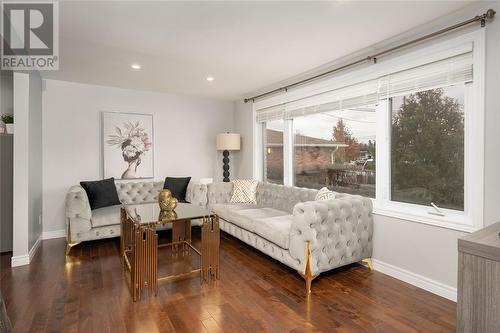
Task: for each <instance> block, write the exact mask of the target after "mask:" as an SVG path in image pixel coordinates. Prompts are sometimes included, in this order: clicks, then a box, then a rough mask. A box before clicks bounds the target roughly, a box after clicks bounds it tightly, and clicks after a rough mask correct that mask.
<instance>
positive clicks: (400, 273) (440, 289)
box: [372, 259, 457, 302]
mask: <svg viewBox="0 0 500 333" xmlns="http://www.w3.org/2000/svg"><path fill="white" fill-rule="evenodd" d="M372 262H373V269H374V270H376V271H379V272H381V273H384V274H387V275H389V276H392V277H393V278H396V279H398V280H401V281H404V282H406V283H409V284H412V285H414V286H416V287H419V288H422V289H424V290H427V291H428V292H431V293H433V294H436V295H439V296H441V297H444V298H447V299H449V300H450V301H453V302H456V301H457V288H453V287H451V286H448V285H446V284H444V283H441V282H438V281H435V280H432V279H429V278H428V277H425V276H423V275H420V274H416V273H413V272H410V271H407V270H405V269H402V268H399V267H396V266H393V265H391V264H388V263H385V262H383V261H380V260H376V259H372Z"/></svg>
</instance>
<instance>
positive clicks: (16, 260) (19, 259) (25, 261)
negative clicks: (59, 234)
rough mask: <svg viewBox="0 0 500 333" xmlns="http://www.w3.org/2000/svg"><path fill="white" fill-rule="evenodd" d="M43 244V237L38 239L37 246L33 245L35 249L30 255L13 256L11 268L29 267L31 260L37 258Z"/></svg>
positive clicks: (31, 250) (32, 249)
mask: <svg viewBox="0 0 500 333" xmlns="http://www.w3.org/2000/svg"><path fill="white" fill-rule="evenodd" d="M41 242H42V235H40V237H38V239H37V240H36V242H35V244H33V247H32V248H31V249H30V251H29V252H28V254H23V255H20V256H15V257H14V256H13V257H12V258H11V259H10V266H11V267H18V266H24V265H29V264H30V262H31V260H33V258H34V257H35V255H36V253H37V251H38V249H39V248H40V243H41Z"/></svg>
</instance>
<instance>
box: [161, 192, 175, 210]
mask: <svg viewBox="0 0 500 333" xmlns="http://www.w3.org/2000/svg"><path fill="white" fill-rule="evenodd" d="M158 204H159V205H160V209H161V210H162V211H173V210H174V209H175V207H177V199H176V198H174V197H172V192H170V190H167V189H163V190H161V192H160V194H159V195H158Z"/></svg>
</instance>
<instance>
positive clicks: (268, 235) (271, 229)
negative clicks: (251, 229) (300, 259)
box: [255, 215, 293, 250]
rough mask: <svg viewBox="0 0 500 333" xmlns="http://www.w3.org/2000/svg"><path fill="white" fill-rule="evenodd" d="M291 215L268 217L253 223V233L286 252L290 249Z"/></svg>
mask: <svg viewBox="0 0 500 333" xmlns="http://www.w3.org/2000/svg"><path fill="white" fill-rule="evenodd" d="M292 222H293V215H283V216H276V217H269V218H265V219H259V220H257V221H255V233H256V234H257V235H259V236H260V237H262V238H264V239H267V240H268V241H270V242H272V243H274V244H276V245H278V246H279V247H281V248H282V249H285V250H288V248H289V247H290V228H291V226H292Z"/></svg>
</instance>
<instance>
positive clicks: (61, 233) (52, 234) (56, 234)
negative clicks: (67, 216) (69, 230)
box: [42, 229, 66, 240]
mask: <svg viewBox="0 0 500 333" xmlns="http://www.w3.org/2000/svg"><path fill="white" fill-rule="evenodd" d="M65 237H66V229H61V230H53V231H44V232H42V239H43V240H46V239H54V238H65Z"/></svg>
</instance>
